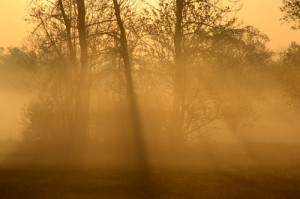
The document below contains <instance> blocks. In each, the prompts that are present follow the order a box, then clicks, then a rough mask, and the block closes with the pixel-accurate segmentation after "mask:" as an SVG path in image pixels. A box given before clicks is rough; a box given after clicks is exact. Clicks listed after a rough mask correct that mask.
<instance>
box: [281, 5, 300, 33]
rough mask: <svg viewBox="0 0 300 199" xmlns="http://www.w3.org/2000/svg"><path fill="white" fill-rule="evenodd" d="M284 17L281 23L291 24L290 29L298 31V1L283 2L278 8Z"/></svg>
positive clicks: (299, 9) (299, 26) (299, 19)
mask: <svg viewBox="0 0 300 199" xmlns="http://www.w3.org/2000/svg"><path fill="white" fill-rule="evenodd" d="M280 9H281V11H282V12H283V14H284V16H283V18H282V20H283V21H286V22H288V23H291V24H292V26H291V27H292V29H294V30H297V29H300V1H299V0H283V5H282V7H281V8H280Z"/></svg>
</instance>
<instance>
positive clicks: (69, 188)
mask: <svg viewBox="0 0 300 199" xmlns="http://www.w3.org/2000/svg"><path fill="white" fill-rule="evenodd" d="M143 179H148V180H147V182H145V181H143ZM0 198H1V199H2V198H3V199H6V198H8V199H9V198H30V199H33V198H43V199H44V198H45V199H46V198H172V199H173V198H188V199H190V198H204V199H209V198H229V199H234V198H238V199H243V198H257V199H264V198H265V199H276V198H278V199H279V198H282V199H283V198H286V199H299V198H300V171H298V170H297V169H296V168H281V169H272V168H247V169H241V170H239V169H231V170H229V169H228V170H226V171H225V170H224V171H220V170H212V169H205V170H204V169H202V170H201V169H199V170H198V169H194V170H185V169H154V170H153V171H151V172H149V173H148V175H147V177H146V176H145V175H143V174H138V173H136V172H134V171H128V170H127V171H124V170H108V169H93V170H77V169H61V168H60V169H57V168H38V169H37V168H36V169H32V168H22V169H20V168H16V167H15V168H7V167H6V168H4V167H2V168H1V169H0Z"/></svg>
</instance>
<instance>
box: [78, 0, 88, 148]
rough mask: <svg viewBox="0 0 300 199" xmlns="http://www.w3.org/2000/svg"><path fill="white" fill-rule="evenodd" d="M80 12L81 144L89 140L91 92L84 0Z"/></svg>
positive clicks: (79, 3)
mask: <svg viewBox="0 0 300 199" xmlns="http://www.w3.org/2000/svg"><path fill="white" fill-rule="evenodd" d="M76 3H77V12H78V34H79V45H80V64H81V65H80V72H79V77H78V82H77V83H78V85H77V89H76V90H77V92H76V97H75V98H76V100H75V103H76V105H75V106H76V107H75V113H76V114H75V117H76V129H75V132H76V135H75V139H76V141H78V142H79V143H80V144H84V143H85V142H86V141H87V138H88V133H89V94H90V74H89V68H88V44H87V33H86V21H85V17H86V12H85V2H84V0H76Z"/></svg>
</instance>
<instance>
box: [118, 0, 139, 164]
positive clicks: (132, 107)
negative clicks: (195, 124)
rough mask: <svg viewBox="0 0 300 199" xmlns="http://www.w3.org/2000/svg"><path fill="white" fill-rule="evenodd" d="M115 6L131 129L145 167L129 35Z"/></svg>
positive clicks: (137, 150)
mask: <svg viewBox="0 0 300 199" xmlns="http://www.w3.org/2000/svg"><path fill="white" fill-rule="evenodd" d="M123 3H124V1H123ZM113 4H114V10H115V16H116V19H117V24H118V27H119V32H120V45H121V46H120V50H121V57H122V60H123V66H124V73H125V78H126V91H127V99H128V105H129V115H128V117H129V120H130V121H131V125H130V126H131V128H130V129H131V130H132V131H133V136H134V139H135V142H134V144H136V146H137V147H136V149H135V150H136V152H137V158H138V161H139V164H140V166H144V164H145V149H144V147H145V146H144V143H143V138H142V128H141V121H140V116H139V111H138V105H137V102H136V94H135V91H134V84H133V78H132V64H131V60H130V55H129V49H128V41H127V35H126V30H125V27H124V23H123V20H122V18H121V9H120V3H119V2H118V1H117V0H113Z"/></svg>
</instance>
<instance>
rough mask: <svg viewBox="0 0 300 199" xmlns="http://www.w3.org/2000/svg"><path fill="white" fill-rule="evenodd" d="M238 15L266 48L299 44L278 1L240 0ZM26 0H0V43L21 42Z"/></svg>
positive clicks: (297, 33) (26, 29)
mask: <svg viewBox="0 0 300 199" xmlns="http://www.w3.org/2000/svg"><path fill="white" fill-rule="evenodd" d="M242 3H243V8H242V10H241V12H240V14H239V16H240V17H241V18H242V19H243V22H244V23H245V24H249V25H253V26H255V27H257V28H259V29H260V30H261V31H262V32H264V33H266V34H268V35H269V37H270V39H271V42H270V44H269V47H271V48H272V49H281V48H284V47H287V46H288V44H289V43H290V42H291V41H297V42H298V43H300V31H292V30H290V28H289V25H286V24H285V25H282V23H281V22H280V21H279V18H280V17H281V16H282V14H281V12H280V10H279V6H280V4H281V0H242ZM25 6H26V0H0V46H4V47H7V46H16V45H21V44H22V42H24V38H25V37H26V35H28V33H29V32H30V25H27V24H26V22H25V21H24V18H25V16H26V11H25Z"/></svg>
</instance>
